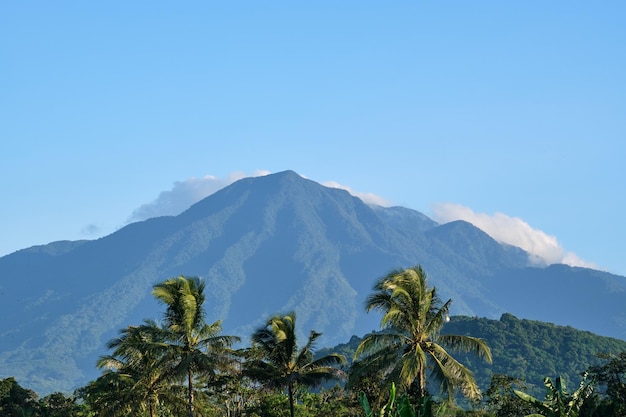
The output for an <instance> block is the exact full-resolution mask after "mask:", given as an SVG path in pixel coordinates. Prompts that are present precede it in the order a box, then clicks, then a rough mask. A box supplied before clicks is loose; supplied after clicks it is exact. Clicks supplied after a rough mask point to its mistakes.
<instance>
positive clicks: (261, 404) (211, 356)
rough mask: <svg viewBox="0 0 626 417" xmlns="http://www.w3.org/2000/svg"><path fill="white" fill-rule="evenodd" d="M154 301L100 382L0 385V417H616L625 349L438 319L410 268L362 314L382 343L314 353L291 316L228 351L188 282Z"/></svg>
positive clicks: (162, 290)
mask: <svg viewBox="0 0 626 417" xmlns="http://www.w3.org/2000/svg"><path fill="white" fill-rule="evenodd" d="M153 295H154V296H155V297H156V299H158V300H159V301H160V302H162V304H163V305H164V306H165V312H164V314H163V319H162V320H161V321H160V322H154V321H145V322H144V323H142V324H138V325H136V326H129V327H127V328H124V329H122V330H120V334H119V337H118V338H115V339H113V340H111V341H110V343H109V348H110V349H111V350H112V352H111V353H110V354H109V355H106V356H102V357H101V359H100V361H99V362H98V367H99V368H101V369H102V370H103V372H102V374H101V376H100V377H99V378H97V379H96V380H94V381H91V382H90V383H89V384H87V385H86V386H84V387H81V388H79V389H77V390H76V391H75V392H74V394H73V395H71V396H68V395H66V394H62V393H58V392H57V393H53V394H51V395H48V396H46V397H44V398H41V399H40V398H38V396H37V394H36V393H35V392H33V391H31V390H28V389H25V388H22V387H21V386H20V385H19V384H18V382H17V381H16V380H15V379H14V378H7V379H3V380H0V415H2V416H7V417H13V416H15V417H17V416H39V417H57V416H58V417H60V416H67V417H96V416H102V417H104V416H131V415H132V416H150V417H156V416H159V417H171V416H181V415H188V416H189V417H195V416H206V417H209V416H228V417H231V416H232V417H235V416H249V417H254V416H267V417H274V416H281V417H282V416H291V417H296V416H297V417H308V416H321V415H324V416H337V417H342V416H346V417H347V416H362V415H365V416H368V417H369V416H373V415H374V414H376V415H379V416H381V417H417V416H432V415H439V416H456V415H478V416H480V415H483V416H496V417H505V416H506V417H508V416H511V417H512V416H519V415H527V414H531V413H541V415H544V416H568V417H574V416H625V415H626V407H625V406H624V403H625V400H626V388H625V387H624V383H623V382H622V381H623V380H624V378H626V342H624V341H620V340H616V339H609V338H604V337H599V336H595V335H593V334H591V333H588V332H581V331H578V330H575V329H573V328H569V327H559V326H555V325H551V324H547V323H541V322H534V321H528V320H519V319H517V318H515V317H514V316H512V315H510V314H505V315H503V316H502V318H501V319H500V321H495V320H487V319H479V318H470V317H453V318H452V319H450V318H449V316H448V311H449V305H450V302H451V300H448V301H446V302H443V301H442V300H440V299H439V297H438V295H437V293H436V290H435V289H434V288H431V287H429V286H428V281H427V279H426V275H425V273H424V271H423V270H422V269H421V268H420V267H415V268H409V269H407V270H404V271H402V270H401V271H392V272H391V273H390V274H388V275H386V276H384V277H383V278H381V279H380V280H378V281H377V283H376V284H375V286H374V291H373V292H372V294H371V296H370V297H369V298H368V304H367V308H368V310H379V311H381V312H382V313H383V318H382V321H381V331H380V332H376V333H372V334H369V335H366V336H365V337H364V338H363V339H360V338H358V337H356V336H354V337H352V339H351V340H350V342H349V343H347V344H344V345H339V346H336V347H335V348H333V349H322V350H318V351H315V342H316V340H317V339H318V338H319V336H320V333H317V332H315V331H311V333H310V335H309V338H308V341H307V342H306V343H305V344H304V345H300V344H299V343H298V341H297V338H296V334H297V330H296V316H295V314H294V313H287V314H279V315H276V316H273V317H271V318H269V319H268V320H267V322H266V324H265V325H264V326H263V327H261V328H259V329H257V330H256V331H255V332H254V333H253V334H252V335H251V340H252V344H251V345H250V346H249V347H246V348H243V349H238V350H235V349H233V344H234V343H235V342H237V341H238V340H239V338H238V337H235V336H227V335H222V334H221V322H220V321H216V322H213V323H207V322H205V312H204V282H203V281H201V280H199V279H197V278H188V277H183V276H181V277H178V278H172V279H169V280H167V281H165V282H163V283H160V284H157V285H155V286H154V289H153ZM353 359H354V360H353ZM482 359H485V360H486V361H487V364H485V363H483V361H482ZM492 359H493V361H492ZM583 375H584V376H583ZM551 378H554V379H551ZM538 380H541V381H543V382H540V383H538V382H537V381H538ZM328 381H335V382H330V383H328ZM342 381H343V382H347V384H343V383H342ZM324 382H327V384H326V385H324V386H325V387H326V388H323V389H321V390H320V389H319V387H320V386H321V385H322V383H324ZM540 385H543V386H544V390H543V391H545V392H546V393H547V394H546V395H545V398H544V396H543V392H542V390H538V387H539V386H540ZM567 386H573V387H578V388H576V389H574V390H572V391H570V390H568V389H567ZM310 388H318V389H317V390H314V391H309V389H310ZM482 393H484V395H482ZM455 400H456V401H455ZM458 400H461V401H458ZM458 404H461V406H459V405H458Z"/></svg>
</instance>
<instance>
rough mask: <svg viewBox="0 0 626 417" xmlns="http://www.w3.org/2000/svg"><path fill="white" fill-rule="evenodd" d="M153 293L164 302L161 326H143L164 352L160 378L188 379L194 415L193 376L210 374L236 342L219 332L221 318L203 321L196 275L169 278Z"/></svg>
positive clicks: (189, 405)
mask: <svg viewBox="0 0 626 417" xmlns="http://www.w3.org/2000/svg"><path fill="white" fill-rule="evenodd" d="M152 294H153V295H154V296H155V297H156V298H157V300H159V301H160V302H162V303H163V304H165V305H166V311H165V314H164V320H163V326H162V327H159V326H144V330H145V331H149V332H152V333H153V337H154V339H155V340H157V341H160V342H159V343H158V344H156V346H155V348H158V346H161V347H162V348H163V350H164V355H163V356H162V359H161V360H160V363H159V365H158V367H159V368H160V370H161V375H162V378H165V379H168V380H172V381H174V380H184V379H186V381H187V408H188V412H189V416H190V417H194V376H195V375H196V374H203V375H213V374H215V371H216V370H218V369H219V368H220V367H221V366H222V365H223V364H224V363H225V362H227V361H228V358H229V349H230V347H231V346H232V344H233V343H235V342H237V341H239V338H238V337H235V336H224V335H220V333H221V330H222V324H221V321H219V320H218V321H216V322H214V323H212V324H207V323H206V322H205V313H204V308H203V303H204V299H205V296H204V282H203V281H201V280H200V279H198V278H196V277H185V276H179V277H177V278H170V279H168V280H166V281H164V282H162V283H159V284H156V285H155V286H154V287H153V291H152Z"/></svg>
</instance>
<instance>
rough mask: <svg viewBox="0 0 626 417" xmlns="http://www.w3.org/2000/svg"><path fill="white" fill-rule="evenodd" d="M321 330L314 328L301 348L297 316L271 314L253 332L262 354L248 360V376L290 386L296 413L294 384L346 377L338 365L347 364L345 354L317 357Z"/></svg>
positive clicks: (291, 410)
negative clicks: (297, 337)
mask: <svg viewBox="0 0 626 417" xmlns="http://www.w3.org/2000/svg"><path fill="white" fill-rule="evenodd" d="M321 335H322V334H321V333H317V332H315V331H311V333H310V335H309V340H308V342H307V343H306V345H304V347H302V349H300V350H298V344H297V340H296V315H295V313H294V312H291V313H289V314H287V315H285V316H280V315H277V316H273V317H271V318H270V319H269V320H268V321H267V323H266V324H265V326H264V327H261V328H259V329H258V330H256V331H255V332H254V333H253V335H252V348H253V350H254V349H257V350H258V353H259V355H260V357H259V358H257V359H250V360H249V361H248V362H246V365H245V366H246V371H245V373H246V375H247V376H249V377H250V378H251V379H252V380H255V381H258V382H261V383H264V384H265V385H266V386H269V387H274V388H287V394H288V396H289V412H290V415H291V417H293V416H294V398H293V394H294V387H295V384H296V383H300V384H303V385H305V386H313V385H316V384H319V383H320V382H322V381H324V380H328V379H337V378H340V377H341V376H342V374H343V373H342V372H341V370H339V369H337V368H335V367H334V366H335V365H340V364H343V363H345V360H346V359H345V357H343V355H339V354H330V355H327V356H324V357H321V358H318V359H315V358H314V355H313V347H314V345H315V342H316V340H317V339H318V338H319V337H320V336H321Z"/></svg>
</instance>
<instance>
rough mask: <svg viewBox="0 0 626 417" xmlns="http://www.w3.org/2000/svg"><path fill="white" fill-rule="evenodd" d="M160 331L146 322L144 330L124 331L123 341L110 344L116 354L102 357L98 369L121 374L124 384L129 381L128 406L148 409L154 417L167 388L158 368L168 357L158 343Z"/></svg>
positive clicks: (151, 323) (134, 327) (113, 340)
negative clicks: (156, 334) (163, 359)
mask: <svg viewBox="0 0 626 417" xmlns="http://www.w3.org/2000/svg"><path fill="white" fill-rule="evenodd" d="M157 327H158V325H157V324H156V323H155V322H153V321H146V322H144V325H143V326H139V327H137V326H129V327H127V328H125V329H122V330H121V331H120V337H118V338H115V339H112V340H110V341H109V342H108V343H107V347H108V348H109V349H114V351H113V353H112V354H111V355H107V356H102V357H101V358H100V360H99V361H98V364H97V366H98V368H105V369H107V370H109V371H111V372H115V373H117V374H118V375H119V377H120V378H121V380H123V379H126V381H128V383H127V388H128V389H127V392H126V393H125V395H127V401H126V402H128V403H131V404H129V405H132V406H135V407H136V408H139V409H145V408H146V406H147V408H148V410H149V412H150V417H154V416H155V412H156V410H155V408H156V405H157V404H158V403H159V397H160V396H161V395H162V394H163V391H164V390H166V388H167V387H166V384H165V383H164V381H163V380H162V379H161V378H160V373H159V369H158V367H157V364H158V363H159V362H160V360H161V359H162V357H163V355H164V354H165V350H164V349H163V346H162V345H161V344H160V343H159V341H157V340H154V335H155V333H157V332H156V331H154V330H153V329H155V328H157ZM155 347H156V348H155ZM110 378H114V377H110ZM117 395H120V394H119V393H118V394H117ZM131 400H132V401H131Z"/></svg>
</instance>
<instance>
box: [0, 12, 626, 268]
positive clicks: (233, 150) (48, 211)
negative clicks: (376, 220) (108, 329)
mask: <svg viewBox="0 0 626 417" xmlns="http://www.w3.org/2000/svg"><path fill="white" fill-rule="evenodd" d="M0 39H1V40H0V75H1V77H0V178H1V180H0V181H1V182H0V184H1V188H0V190H1V195H2V204H0V255H4V254H7V253H10V252H13V251H15V250H18V249H22V248H25V247H28V246H31V245H35V244H44V243H48V242H50V241H54V240H65V239H69V240H75V239H84V238H88V239H92V238H96V237H99V236H102V235H105V234H108V233H111V232H113V231H114V230H116V229H117V228H119V227H121V226H123V225H124V224H126V223H127V222H128V221H129V220H130V219H136V218H140V216H137V210H138V209H139V208H140V207H142V206H144V205H146V204H150V203H152V204H153V206H154V207H156V206H158V204H160V202H161V203H162V200H163V198H165V197H168V195H169V196H170V197H172V196H176V194H175V193H174V191H175V190H176V189H179V191H180V190H182V189H183V188H184V185H185V184H189V183H190V182H193V181H196V183H197V182H202V181H205V182H213V183H215V184H218V183H219V184H225V183H228V181H229V178H232V177H233V173H234V172H240V173H243V174H244V175H252V174H254V173H255V172H256V170H266V171H269V172H278V171H282V170H285V169H292V170H295V171H297V172H299V173H300V174H302V175H304V176H306V177H308V178H310V179H313V180H316V181H318V182H322V183H324V182H327V181H335V182H337V183H339V184H342V185H343V186H346V187H350V188H351V189H352V190H354V191H355V192H363V193H373V194H375V195H377V196H380V197H382V198H384V199H386V200H388V201H389V202H391V203H392V204H397V205H403V206H405V207H410V208H413V209H416V210H419V211H421V212H423V213H425V214H427V215H430V216H433V217H437V216H438V218H439V219H440V220H446V219H452V218H454V217H455V215H456V216H459V213H461V212H464V213H467V212H470V213H471V214H470V215H471V216H475V217H476V218H477V219H479V218H482V220H483V221H484V222H490V221H492V226H493V225H495V228H496V229H497V230H496V233H497V232H500V233H501V234H503V235H506V234H507V233H508V234H509V235H517V234H518V232H519V230H521V229H526V232H527V237H528V239H529V240H530V241H531V242H530V245H532V244H533V242H532V241H533V239H536V238H537V237H538V236H539V240H541V239H542V238H543V239H544V240H547V241H550V242H552V243H553V244H554V245H556V246H557V247H558V250H562V252H563V255H564V256H568V255H567V254H568V253H569V252H573V253H575V254H576V255H577V257H578V258H577V259H581V260H584V261H585V262H588V263H593V264H594V265H596V266H598V267H599V268H603V269H606V270H609V271H611V272H615V273H619V274H622V275H626V220H625V216H626V192H625V191H626V190H625V188H626V187H625V183H626V174H625V169H624V157H625V156H626V144H625V143H626V2H623V1H603V2H589V1H568V2H546V1H517V2H503V1H480V0H476V1H465V0H463V1H461V0H459V1H445V2H444V1H439V2H435V1H429V2H426V1H417V0H415V1H393V2H382V1H376V2H374V1H363V0H360V1H310V2H287V1H238V2H207V1H198V2H195V1H189V2H163V1H106V2H79V1H61V0H59V1H3V2H1V3H0ZM207 176H212V177H207ZM194 178H195V180H192V179H194ZM168 191H172V192H171V193H170V194H168V193H167V192H168ZM183 191H184V190H183ZM183 191H181V192H183ZM161 193H164V194H161ZM159 196H161V199H159ZM446 204H447V205H446ZM145 207H146V206H144V208H145ZM442 207H444V208H445V209H444V210H443V212H444V213H446V214H445V215H442V214H441V213H442ZM157 208H158V207H157ZM154 211H155V213H158V210H157V209H156V208H155V210H154ZM133 213H135V214H133ZM497 213H500V214H497ZM446 216H447V217H446ZM507 228H510V230H509V229H507ZM505 229H506V230H505ZM502 239H503V240H505V239H504V238H502ZM555 242H557V243H555ZM544 243H545V242H544ZM557 257H558V254H557ZM416 261H419V260H416Z"/></svg>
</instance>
